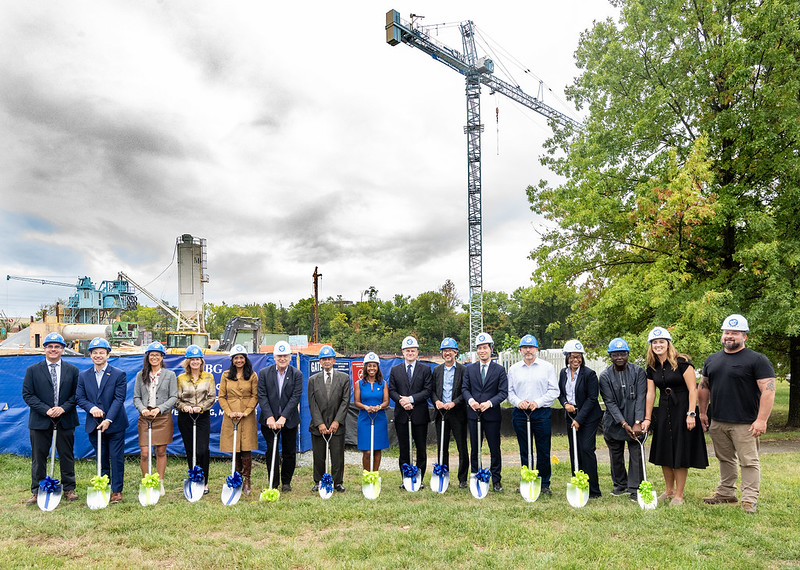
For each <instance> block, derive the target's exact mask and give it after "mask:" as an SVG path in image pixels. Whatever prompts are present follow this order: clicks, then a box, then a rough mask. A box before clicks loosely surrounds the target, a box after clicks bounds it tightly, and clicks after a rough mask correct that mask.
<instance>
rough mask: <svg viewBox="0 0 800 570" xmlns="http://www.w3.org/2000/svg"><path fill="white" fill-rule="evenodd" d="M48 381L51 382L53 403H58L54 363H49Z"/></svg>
mask: <svg viewBox="0 0 800 570" xmlns="http://www.w3.org/2000/svg"><path fill="white" fill-rule="evenodd" d="M50 382H51V383H52V384H53V398H54V400H53V405H55V406H57V405H58V376H56V365H55V364H51V365H50Z"/></svg>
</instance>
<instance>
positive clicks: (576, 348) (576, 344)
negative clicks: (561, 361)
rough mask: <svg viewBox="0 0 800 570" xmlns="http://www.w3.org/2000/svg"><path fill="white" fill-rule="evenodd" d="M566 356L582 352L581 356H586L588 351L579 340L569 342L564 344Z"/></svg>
mask: <svg viewBox="0 0 800 570" xmlns="http://www.w3.org/2000/svg"><path fill="white" fill-rule="evenodd" d="M563 352H564V354H572V353H573V352H580V353H581V354H586V351H585V350H584V349H583V344H581V341H579V340H577V339H572V340H568V341H567V342H566V343H565V344H564V350H563Z"/></svg>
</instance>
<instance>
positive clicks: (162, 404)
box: [133, 341, 178, 497]
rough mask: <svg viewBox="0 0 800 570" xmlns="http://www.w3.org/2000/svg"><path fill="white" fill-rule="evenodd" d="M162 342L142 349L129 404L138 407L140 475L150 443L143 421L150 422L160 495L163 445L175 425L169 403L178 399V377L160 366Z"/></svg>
mask: <svg viewBox="0 0 800 570" xmlns="http://www.w3.org/2000/svg"><path fill="white" fill-rule="evenodd" d="M166 353H167V352H166V351H165V350H164V345H162V344H161V343H160V342H158V341H156V342H151V343H150V344H149V345H147V348H146V349H145V351H144V360H143V362H142V369H141V370H140V371H139V372H137V373H136V380H135V381H134V383H133V406H134V407H135V408H136V409H137V410H139V421H138V422H137V427H138V428H139V467H140V469H141V470H142V477H144V476H145V475H147V464H148V460H149V459H148V458H149V456H150V444H149V443H148V437H147V423H148V422H150V424H151V425H152V430H151V436H152V437H151V438H150V439H152V443H153V445H154V446H155V448H156V472H158V478H159V480H160V481H161V496H162V497H163V496H164V474H165V473H166V471H167V445H169V444H170V443H172V434H173V433H174V431H175V428H174V427H173V424H172V406H174V405H175V402H177V401H178V378H177V377H176V376H175V373H174V372H173V371H172V370H169V369H167V368H164V366H163V365H164V355H166Z"/></svg>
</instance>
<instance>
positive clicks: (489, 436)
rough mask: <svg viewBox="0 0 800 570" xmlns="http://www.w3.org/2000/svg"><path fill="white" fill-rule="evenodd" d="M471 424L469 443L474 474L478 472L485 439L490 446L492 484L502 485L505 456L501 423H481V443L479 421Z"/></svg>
mask: <svg viewBox="0 0 800 570" xmlns="http://www.w3.org/2000/svg"><path fill="white" fill-rule="evenodd" d="M468 422H469V443H470V448H471V449H472V458H471V459H472V460H471V464H472V472H473V473H477V472H478V454H479V453H480V452H481V444H482V443H483V439H484V438H486V442H487V443H488V444H489V453H490V456H491V464H490V466H489V471H491V473H492V483H495V484H498V485H499V484H500V480H501V479H502V474H501V470H502V468H503V456H502V454H501V453H500V422H499V421H497V422H487V421H486V420H483V421H481V441H480V442H479V441H478V420H473V419H470V420H468Z"/></svg>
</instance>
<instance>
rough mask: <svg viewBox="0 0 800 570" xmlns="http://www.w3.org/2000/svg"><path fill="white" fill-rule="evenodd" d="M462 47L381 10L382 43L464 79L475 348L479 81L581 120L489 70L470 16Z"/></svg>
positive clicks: (557, 117)
mask: <svg viewBox="0 0 800 570" xmlns="http://www.w3.org/2000/svg"><path fill="white" fill-rule="evenodd" d="M459 27H460V30H461V40H462V47H463V50H464V51H463V53H460V52H458V51H456V50H454V49H452V48H450V47H448V46H446V45H445V44H443V43H441V42H439V41H437V40H435V39H434V38H432V37H431V36H429V35H428V34H427V33H425V31H424V30H423V29H421V28H419V27H414V26H413V24H410V23H409V22H406V21H404V20H402V19H401V18H400V13H399V12H397V10H389V11H388V12H387V13H386V43H388V44H389V45H392V46H395V45H397V44H399V43H404V44H407V45H409V46H412V47H415V48H417V49H419V50H421V51H423V52H425V53H427V54H428V55H430V56H431V57H432V58H433V59H435V60H437V61H439V62H441V63H443V64H444V65H446V66H447V67H449V68H450V69H453V70H455V71H457V72H459V73H461V74H462V75H464V77H465V79H466V95H467V124H466V126H465V127H464V133H465V134H466V135H467V239H468V244H469V345H470V351H471V352H474V351H475V336H476V335H477V334H478V333H479V332H480V331H482V330H483V223H482V217H481V133H482V132H483V125H482V124H481V101H480V94H481V85H486V86H487V87H489V88H490V89H492V90H493V91H495V92H497V93H500V94H502V95H505V96H506V97H508V98H509V99H512V100H513V101H516V102H517V103H519V104H520V105H524V106H525V107H527V108H529V109H531V110H533V111H536V112H537V113H539V114H541V115H543V116H544V117H546V118H547V119H549V120H550V121H552V122H553V123H558V124H561V125H563V126H566V127H572V128H580V126H581V125H580V123H578V122H577V121H575V120H573V119H571V118H570V117H568V116H567V115H565V114H563V113H561V112H560V111H557V110H556V109H554V108H552V107H550V106H549V105H546V104H545V103H543V102H542V101H541V100H539V99H538V98H536V97H532V96H531V95H528V94H527V93H525V92H524V91H523V90H522V89H520V88H519V87H517V86H515V85H512V84H510V83H508V82H506V81H503V80H502V79H499V78H497V77H495V76H494V75H493V72H494V62H493V61H492V60H491V59H490V58H488V57H478V53H477V49H476V46H475V30H474V24H473V23H472V21H471V20H468V21H465V22H462V23H461V24H460V25H459Z"/></svg>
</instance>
